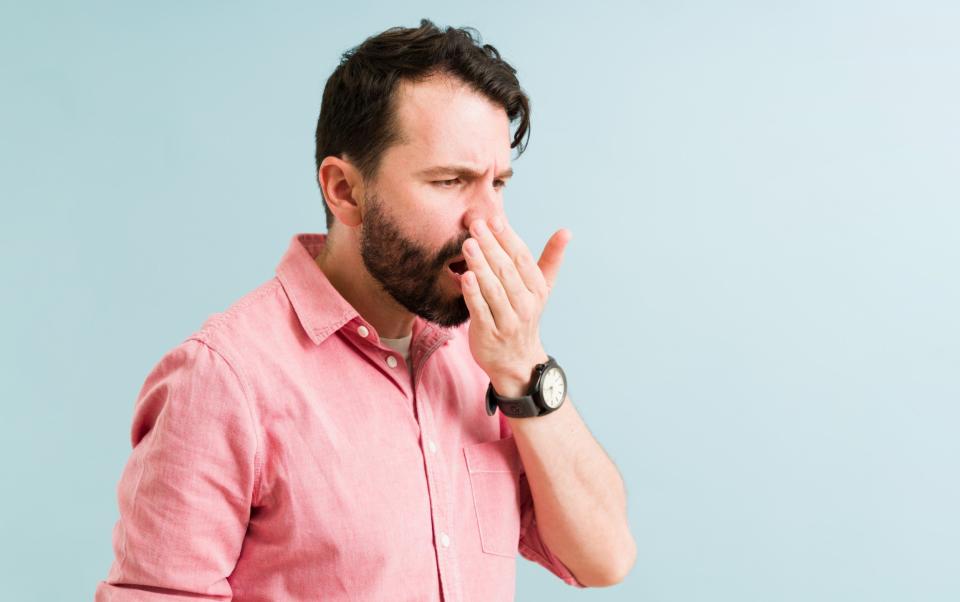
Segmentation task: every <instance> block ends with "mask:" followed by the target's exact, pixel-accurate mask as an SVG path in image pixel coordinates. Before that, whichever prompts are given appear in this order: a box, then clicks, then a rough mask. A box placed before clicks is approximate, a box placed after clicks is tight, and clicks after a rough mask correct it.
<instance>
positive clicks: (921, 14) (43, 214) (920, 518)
mask: <svg viewBox="0 0 960 602" xmlns="http://www.w3.org/2000/svg"><path fill="white" fill-rule="evenodd" d="M421 17H428V18H431V19H433V20H434V21H435V22H436V23H438V24H440V25H473V26H476V27H477V28H478V29H479V30H480V32H481V33H482V35H483V37H484V41H487V42H490V43H493V44H494V45H495V46H497V48H498V49H499V50H500V51H501V52H502V53H503V55H504V56H505V57H506V58H507V59H508V60H509V61H510V62H512V63H513V65H514V66H515V67H517V69H518V70H519V76H520V78H521V82H522V84H523V86H524V87H525V89H526V90H527V91H528V92H529V94H530V96H531V97H532V106H533V114H532V116H533V126H532V138H531V142H530V146H529V149H528V152H527V153H526V154H525V155H524V156H523V157H522V158H520V159H518V160H516V162H515V163H514V166H515V167H516V169H517V176H516V178H515V180H514V181H513V182H512V183H511V185H510V186H509V187H508V188H507V197H506V198H507V203H508V206H509V209H508V214H509V215H510V217H511V219H512V221H513V222H514V224H515V226H516V227H517V228H518V230H520V232H521V234H523V235H524V236H525V238H526V240H527V241H528V243H529V244H530V246H531V248H533V249H534V250H535V251H536V252H539V250H540V248H541V246H542V244H543V243H544V241H545V240H546V238H547V236H548V235H549V234H550V233H551V232H552V231H553V230H554V229H556V228H558V227H561V226H565V227H568V228H570V229H571V230H572V232H573V234H574V239H573V241H572V243H571V244H570V247H569V248H568V253H567V260H566V263H565V264H564V267H563V269H562V271H561V274H560V279H559V281H558V284H557V288H556V289H555V293H554V296H553V298H552V299H551V302H550V305H549V307H548V311H547V314H546V315H545V317H544V324H543V328H542V331H543V336H544V339H545V342H546V344H547V348H548V350H549V351H550V352H551V354H553V355H555V356H556V357H558V358H559V359H560V360H561V361H562V363H563V365H564V367H565V368H566V369H567V371H568V374H569V376H570V380H571V395H572V399H573V400H574V403H576V405H577V407H578V408H579V410H580V412H581V413H582V415H583V416H584V418H585V420H586V421H587V424H588V425H589V427H590V428H591V430H592V432H593V434H594V435H595V436H596V437H597V439H598V440H599V441H600V442H601V444H602V445H603V446H604V448H605V449H606V450H607V451H608V453H609V454H610V455H611V457H612V458H613V459H614V461H615V462H616V463H617V464H618V466H619V468H620V470H621V471H622V473H623V476H624V478H625V480H626V483H627V488H628V492H629V504H630V521H631V525H632V529H633V533H634V535H635V538H636V541H637V544H638V546H639V557H638V559H637V564H636V566H635V568H634V570H633V572H632V573H631V574H630V575H629V576H628V578H627V580H626V581H625V582H624V583H623V584H621V585H619V586H616V587H614V588H609V589H592V590H586V591H577V590H574V589H572V588H570V587H568V586H566V585H564V584H562V583H561V582H560V581H559V580H557V579H555V578H554V577H553V576H552V575H550V574H549V573H547V572H546V571H545V570H543V569H541V568H540V567H538V566H536V565H534V564H532V563H529V562H527V561H526V560H522V559H521V560H519V561H518V566H519V570H518V583H517V599H518V600H575V599H576V600H644V601H647V602H660V601H682V602H689V601H700V600H703V601H719V600H723V601H744V600H757V601H772V600H777V601H780V600H783V601H787V600H789V601H809V600H818V601H821V600H830V601H850V600H870V601H881V600H882V601H886V600H910V601H916V600H923V601H933V600H937V601H939V600H944V601H945V600H958V599H960V518H958V509H960V479H958V472H960V462H958V461H960V438H958V436H957V431H958V426H960V409H958V401H960V319H958V315H957V308H958V307H960V282H958V277H957V267H958V264H960V243H958V240H957V236H958V225H960V111H958V107H960V42H958V31H960V8H958V5H957V3H955V2H947V1H943V2H929V1H920V2H918V1H912V2H906V1H904V2H899V3H892V2H823V1H817V2H760V1H757V2H744V1H738V2H724V3H721V2H666V1H662V2H643V3H629V4H627V3H623V4H606V3H602V2H589V3H569V4H566V5H563V4H560V5H558V4H556V3H552V2H537V3H523V4H519V3H514V2H501V3H486V2H484V3H481V2H474V3H471V4H461V5H457V6H455V5H450V4H448V3H443V2H404V3H402V6H401V7H398V6H397V3H393V2H378V3H360V2H353V3H338V4H333V3H301V4H283V5H282V6H281V5H280V4H278V3H266V2H263V3H256V4H239V3H225V2H224V3H212V2H190V3H186V2H184V3H174V2H164V3H152V4H151V5H147V4H145V3H119V2H118V3H115V4H103V3H62V4H56V5H55V4H49V3H33V2H20V3H12V2H11V3H8V4H5V5H4V8H3V10H2V13H0V88H2V92H0V103H2V111H0V125H2V133H0V176H2V177H0V198H2V217H0V220H2V226H0V228H2V229H0V268H2V282H3V297H2V301H0V304H2V305H0V308H2V318H0V319H2V323H0V327H2V332H3V336H2V347H0V353H2V355H0V377H2V385H3V387H2V419H0V434H2V436H0V452H2V457H3V463H2V465H3V469H2V470H3V472H2V475H0V479H2V483H3V492H4V493H3V501H2V518H0V521H2V522H0V525H2V533H0V540H2V542H3V545H2V546H0V571H2V573H0V584H2V585H0V590H2V594H0V597H3V599H5V600H18V601H21V600H43V601H49V600H79V599H89V598H90V597H91V596H92V593H93V589H94V587H95V585H96V583H97V581H99V580H100V579H102V578H104V577H105V576H106V573H107V570H108V568H109V565H110V562H111V559H112V550H111V529H112V528H113V524H114V521H115V520H116V518H117V505H116V504H117V503H116V491H115V487H116V483H117V480H118V479H119V476H120V472H121V470H122V467H123V465H124V463H125V462H126V458H127V456H128V454H129V451H130V443H129V428H130V418H131V415H132V410H133V402H134V400H135V397H136V394H137V392H138V391H139V388H140V386H141V384H142V382H143V379H144V378H145V376H146V374H147V372H148V371H149V369H150V368H151V367H152V366H153V365H154V363H155V362H156V361H157V360H158V359H159V358H160V357H161V355H162V354H163V353H164V352H165V351H166V350H168V349H169V348H171V347H172V346H174V345H175V344H177V343H178V342H180V341H181V340H183V339H184V338H185V337H186V336H187V335H188V334H190V333H191V332H193V331H194V330H195V329H197V328H198V327H199V326H200V325H201V324H202V322H203V321H204V320H205V319H206V317H207V316H208V315H209V314H211V313H214V312H217V311H221V310H223V309H224V308H226V307H227V306H228V305H229V304H231V303H232V302H233V301H234V300H236V299H237V298H239V297H240V296H241V295H242V294H243V293H245V292H247V291H248V290H250V289H252V288H254V287H255V286H257V285H259V284H260V283H262V282H263V281H265V280H267V279H268V278H270V277H271V276H272V275H273V268H274V266H275V265H276V263H277V261H278V260H279V259H280V256H281V255H282V253H283V251H284V250H285V248H286V245H287V243H288V241H289V238H290V236H291V235H292V234H293V233H295V232H301V231H322V230H323V223H324V222H323V210H322V206H321V200H320V196H319V193H318V191H317V188H316V185H315V184H314V180H313V175H312V174H313V141H312V137H313V130H314V126H315V122H316V116H317V111H318V109H319V105H320V97H321V92H322V87H323V84H324V82H325V81H326V78H327V76H328V75H329V74H330V72H331V71H332V69H333V68H334V66H335V65H336V63H337V61H338V58H339V55H340V53H341V52H343V51H344V50H346V49H347V48H349V47H351V46H353V45H355V44H357V43H359V42H361V41H362V40H363V39H364V38H365V37H367V36H368V35H372V34H374V33H376V32H378V31H381V30H383V29H385V28H387V27H390V26H392V25H406V26H412V25H415V24H416V23H417V22H418V20H419V18H421Z"/></svg>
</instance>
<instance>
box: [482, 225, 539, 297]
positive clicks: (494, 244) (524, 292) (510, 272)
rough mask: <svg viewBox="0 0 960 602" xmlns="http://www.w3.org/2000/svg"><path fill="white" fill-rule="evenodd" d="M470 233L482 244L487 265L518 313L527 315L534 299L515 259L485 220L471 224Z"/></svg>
mask: <svg viewBox="0 0 960 602" xmlns="http://www.w3.org/2000/svg"><path fill="white" fill-rule="evenodd" d="M470 232H471V234H473V237H474V239H476V241H477V242H478V243H480V248H481V249H482V250H483V255H484V258H485V259H486V261H487V265H489V266H490V269H491V270H492V271H493V273H494V274H495V275H496V277H497V278H498V279H499V280H500V283H501V285H502V286H503V290H504V291H506V293H507V300H508V301H509V303H510V305H511V307H513V309H514V311H516V312H517V313H526V311H527V310H528V309H529V307H530V304H531V301H532V299H531V298H530V290H529V289H528V288H527V285H526V284H525V283H524V281H523V279H522V278H521V277H520V272H519V271H517V266H516V264H515V263H514V262H513V258H512V257H510V255H509V254H508V253H507V251H506V250H504V248H503V246H501V244H500V241H499V240H497V238H496V237H495V236H494V235H493V232H491V231H490V228H488V227H487V224H486V223H484V221H483V220H479V219H478V220H475V221H474V222H473V223H472V224H470Z"/></svg>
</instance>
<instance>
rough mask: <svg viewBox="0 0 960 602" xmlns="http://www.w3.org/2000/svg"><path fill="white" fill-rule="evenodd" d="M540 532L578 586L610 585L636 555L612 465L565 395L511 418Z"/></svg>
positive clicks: (619, 482)
mask: <svg viewBox="0 0 960 602" xmlns="http://www.w3.org/2000/svg"><path fill="white" fill-rule="evenodd" d="M508 420H509V422H510V426H511V428H512V431H513V434H514V438H515V440H516V444H517V449H518V450H519V452H520V457H521V460H522V461H523V466H524V469H525V471H526V475H527V481H528V482H529V484H530V493H531V495H532V497H533V503H534V510H535V512H536V518H537V525H538V529H539V531H540V537H541V538H542V540H543V541H544V543H545V544H546V545H547V546H548V547H549V548H550V550H551V551H552V552H553V553H554V554H555V555H556V556H557V557H558V558H559V559H560V560H561V561H563V563H564V564H565V565H566V566H567V567H568V568H569V569H570V571H571V572H572V573H573V574H574V575H575V576H576V577H577V579H578V580H579V581H580V582H581V583H583V584H584V585H593V586H596V585H612V584H614V583H617V582H619V581H621V580H622V579H623V577H624V576H625V575H626V574H627V572H628V571H629V570H630V567H632V566H633V563H634V560H635V558H636V544H635V543H634V541H633V536H632V535H631V534H630V530H629V527H628V524H627V511H626V492H625V490H624V485H623V480H622V479H621V477H620V474H619V472H618V471H617V468H616V466H615V465H614V464H613V462H612V461H611V460H610V458H609V457H607V455H606V453H605V452H604V451H603V449H602V448H601V447H600V445H599V443H597V441H596V439H594V437H593V435H591V434H590V431H589V430H588V429H587V426H586V424H584V422H583V420H582V419H581V418H580V415H579V413H578V412H577V411H576V409H575V408H574V407H573V403H571V401H570V398H569V397H567V398H566V400H565V401H564V403H563V405H561V406H560V408H559V409H558V410H556V411H555V412H552V413H550V414H547V415H545V416H538V417H536V418H509V419H508Z"/></svg>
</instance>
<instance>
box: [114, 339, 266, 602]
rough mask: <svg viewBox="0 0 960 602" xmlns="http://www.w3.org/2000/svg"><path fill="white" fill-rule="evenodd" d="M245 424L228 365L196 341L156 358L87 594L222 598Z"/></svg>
mask: <svg viewBox="0 0 960 602" xmlns="http://www.w3.org/2000/svg"><path fill="white" fill-rule="evenodd" d="M253 425H254V422H253V419H252V415H251V412H250V406H249V404H248V400H247V399H246V396H245V392H244V388H243V386H242V384H241V381H240V379H239V377H238V375H237V373H236V372H234V370H233V368H232V367H231V366H230V364H228V363H227V361H226V360H225V359H224V358H223V356H221V355H220V354H219V353H217V352H216V351H215V350H213V349H212V348H210V347H209V346H208V345H207V344H206V343H205V342H202V341H200V340H197V339H188V340H186V341H184V342H183V343H181V344H180V345H179V346H178V347H176V348H174V349H173V350H171V351H170V352H168V353H167V354H166V355H165V356H164V357H163V358H162V359H161V360H160V362H159V363H158V364H157V365H156V366H155V367H154V368H153V370H152V371H151V372H150V374H149V375H148V376H147V379H146V381H145V382H144V385H143V388H142V389H141V391H140V395H139V396H138V398H137V403H136V406H135V408H134V415H133V425H132V428H131V442H132V444H133V451H132V453H131V454H130V457H129V459H128V461H127V464H126V466H125V468H124V470H123V473H122V475H121V477H120V482H119V484H118V486H117V499H118V502H119V509H120V519H119V520H118V521H117V523H116V525H115V526H114V529H113V550H114V561H113V564H112V566H111V567H110V572H109V574H108V576H107V579H106V580H105V581H101V582H100V583H99V584H98V587H97V590H96V596H95V599H96V601H97V602H106V601H112V602H132V601H144V602H147V601H157V602H160V601H162V602H170V601H172V600H184V601H186V600H190V601H192V602H196V601H197V600H198V599H200V600H206V599H210V600H213V599H215V600H220V601H223V600H230V599H232V597H233V592H232V591H231V588H230V584H229V583H228V581H227V577H228V576H229V575H230V574H231V573H232V572H233V569H234V566H235V565H236V562H237V558H238V557H239V556H240V549H241V545H242V543H243V538H244V535H245V533H246V529H247V523H248V521H249V518H250V508H251V505H252V503H253V500H254V496H255V493H256V492H255V491H254V490H255V486H256V483H257V478H258V474H257V466H258V464H257V449H258V443H257V441H258V438H257V435H256V431H255V429H254V426H253Z"/></svg>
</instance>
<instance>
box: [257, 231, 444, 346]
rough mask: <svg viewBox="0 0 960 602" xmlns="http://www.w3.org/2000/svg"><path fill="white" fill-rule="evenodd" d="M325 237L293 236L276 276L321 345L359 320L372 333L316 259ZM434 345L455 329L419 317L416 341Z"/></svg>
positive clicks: (302, 320) (307, 331)
mask: <svg viewBox="0 0 960 602" xmlns="http://www.w3.org/2000/svg"><path fill="white" fill-rule="evenodd" d="M326 242H327V235H326V234H316V233H311V232H304V233H300V234H294V235H293V237H292V238H291V239H290V246H289V247H288V248H287V251H286V253H284V255H283V258H282V259H281V260H280V263H279V265H277V269H276V274H277V279H278V280H280V284H281V285H283V290H284V292H286V294H287V298H288V299H290V304H291V305H292V306H293V310H294V311H295V312H296V314H297V318H299V320H300V324H301V325H302V326H303V329H304V331H306V333H307V336H309V337H310V340H311V341H313V343H314V345H319V344H320V343H322V342H323V341H324V339H326V338H327V337H328V336H330V335H331V334H332V333H334V332H336V331H337V330H339V329H340V328H342V327H343V326H344V325H346V324H348V323H350V322H351V321H353V320H355V319H356V320H359V321H360V322H362V323H363V324H364V325H366V326H367V327H368V328H370V329H371V330H373V328H372V326H370V325H369V324H368V323H367V321H366V320H364V319H363V318H362V316H360V314H358V313H357V310H356V309H354V307H353V306H352V305H350V303H348V302H347V300H346V299H344V298H343V297H342V296H341V295H340V293H339V292H338V291H337V289H336V288H334V286H333V284H331V283H330V280H329V279H327V276H326V274H324V273H323V270H321V269H320V266H318V265H317V263H316V261H315V260H314V258H315V257H316V256H317V255H319V254H320V252H321V251H322V250H323V246H324V245H325V244H326ZM421 331H424V332H423V335H424V336H423V342H424V343H426V344H432V343H437V342H440V341H441V340H447V339H450V338H451V337H452V332H451V331H452V329H448V328H442V327H440V326H437V325H435V324H432V323H430V322H427V321H425V320H423V319H422V318H420V317H419V316H416V317H415V318H414V325H413V332H412V335H413V338H414V339H417V338H420V337H419V335H420V333H421Z"/></svg>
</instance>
